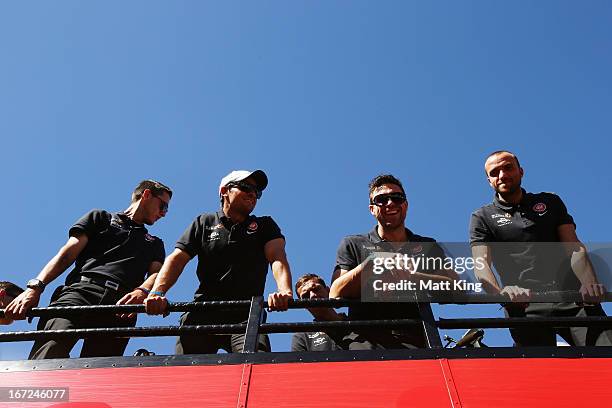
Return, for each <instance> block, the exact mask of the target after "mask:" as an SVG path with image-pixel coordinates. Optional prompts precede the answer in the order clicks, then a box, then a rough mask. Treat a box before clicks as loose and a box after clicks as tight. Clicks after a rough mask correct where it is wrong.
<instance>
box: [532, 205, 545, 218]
mask: <svg viewBox="0 0 612 408" xmlns="http://www.w3.org/2000/svg"><path fill="white" fill-rule="evenodd" d="M532 209H533V211H534V212H536V213H537V214H538V215H540V216H541V215H544V214H546V204H544V203H537V204H535V205H534V206H533V208H532Z"/></svg>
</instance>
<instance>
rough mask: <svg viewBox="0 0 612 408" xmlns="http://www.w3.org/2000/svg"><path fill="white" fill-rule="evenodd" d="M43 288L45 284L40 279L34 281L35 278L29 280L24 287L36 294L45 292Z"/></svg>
mask: <svg viewBox="0 0 612 408" xmlns="http://www.w3.org/2000/svg"><path fill="white" fill-rule="evenodd" d="M45 286H47V285H46V284H45V282H43V281H42V280H40V279H36V278H35V279H30V280H29V281H28V283H26V287H27V288H28V289H32V290H33V291H35V292H37V293H42V292H43V291H44V290H45Z"/></svg>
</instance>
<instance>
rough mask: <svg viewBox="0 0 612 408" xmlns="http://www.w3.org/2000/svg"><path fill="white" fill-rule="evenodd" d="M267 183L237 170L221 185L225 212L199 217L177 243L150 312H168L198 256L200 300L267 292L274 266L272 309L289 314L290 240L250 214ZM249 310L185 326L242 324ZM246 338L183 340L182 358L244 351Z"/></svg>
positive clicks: (185, 320) (196, 315)
mask: <svg viewBox="0 0 612 408" xmlns="http://www.w3.org/2000/svg"><path fill="white" fill-rule="evenodd" d="M267 185H268V177H267V176H266V174H265V173H264V172H263V171H262V170H255V171H246V170H237V171H232V172H231V173H229V174H228V175H227V176H225V177H223V179H222V180H221V183H220V184H219V197H220V198H221V210H219V211H217V212H216V213H205V214H201V215H199V216H198V217H197V218H196V219H195V220H194V221H193V223H192V224H191V225H190V226H189V227H188V228H187V229H186V230H185V232H184V233H183V235H182V236H181V238H179V240H178V241H177V243H176V249H175V250H174V252H173V253H172V254H171V255H170V256H168V258H167V259H166V261H165V262H164V265H163V267H162V269H161V270H160V273H159V275H158V278H157V279H156V281H155V285H154V286H153V290H152V291H151V293H150V294H149V297H148V298H147V299H146V300H145V302H144V303H145V307H146V310H147V313H149V314H163V313H164V312H165V311H166V308H167V306H168V302H167V300H166V298H165V294H166V292H167V291H168V290H169V289H170V288H171V287H172V285H174V283H175V282H176V280H177V279H178V277H179V275H180V274H181V272H182V271H183V269H184V268H185V266H186V265H187V263H188V262H189V261H190V260H191V259H192V258H193V257H195V256H197V257H198V266H197V275H198V279H199V280H200V286H199V287H198V289H197V290H196V293H195V295H194V300H195V301H210V300H241V299H251V297H252V296H260V295H262V294H263V291H264V286H265V283H266V275H267V273H268V265H271V266H272V272H273V274H274V279H275V280H276V284H277V287H278V290H277V292H275V293H272V294H270V295H269V296H268V305H269V308H270V310H286V309H287V304H288V300H289V299H291V298H292V297H293V293H292V291H291V272H290V269H289V263H288V262H287V255H286V253H285V238H284V237H283V235H282V234H281V231H280V228H279V227H278V225H277V224H276V222H274V220H273V219H272V218H271V217H268V216H264V217H256V216H254V215H251V212H252V211H253V209H254V208H255V205H256V204H257V200H258V199H259V198H261V193H262V191H263V190H264V189H265V188H266V186H267ZM247 318H248V311H247V310H239V311H231V312H227V311H223V312H216V311H215V312H212V311H207V312H187V313H184V314H183V316H182V317H181V325H198V324H226V323H240V322H244V321H246V320H247ZM243 341H244V335H242V334H240V335H206V334H203V335H197V336H193V335H191V336H180V337H179V339H178V341H177V345H176V352H177V354H205V353H216V352H217V351H218V350H219V349H224V350H226V351H227V352H240V351H242V346H243ZM259 349H260V350H262V351H269V350H270V344H269V340H268V338H267V336H259Z"/></svg>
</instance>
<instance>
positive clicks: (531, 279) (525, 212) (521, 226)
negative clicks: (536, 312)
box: [470, 190, 579, 290]
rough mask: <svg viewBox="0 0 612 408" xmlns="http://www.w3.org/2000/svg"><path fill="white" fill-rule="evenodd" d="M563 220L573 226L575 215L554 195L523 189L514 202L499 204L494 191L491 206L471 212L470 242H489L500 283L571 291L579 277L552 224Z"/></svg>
mask: <svg viewBox="0 0 612 408" xmlns="http://www.w3.org/2000/svg"><path fill="white" fill-rule="evenodd" d="M565 224H574V219H573V218H572V216H571V215H569V214H568V212H567V208H566V207H565V204H563V201H562V200H561V198H559V196H557V195H555V194H552V193H538V194H532V193H527V192H526V191H525V190H523V198H522V200H521V202H520V203H519V204H517V205H512V204H508V203H505V202H502V201H500V200H499V199H498V198H497V195H496V196H495V198H494V199H493V202H492V203H491V204H488V205H485V206H483V207H481V208H479V209H478V210H476V211H475V212H474V213H472V218H471V221H470V244H471V245H472V246H475V245H478V244H481V243H493V244H492V245H490V248H491V256H492V262H493V265H494V266H495V269H496V270H497V272H498V274H499V275H500V277H501V279H502V281H503V282H502V284H503V285H504V286H508V285H519V286H524V287H528V288H532V289H550V290H568V289H576V288H577V287H579V284H578V280H577V278H576V277H575V275H574V274H573V273H572V272H571V268H570V265H569V257H568V255H567V253H566V251H565V249H564V248H563V246H562V245H560V244H559V235H558V232H557V228H558V227H559V226H560V225H565ZM574 225H575V224H574ZM577 284H578V286H576V285H577Z"/></svg>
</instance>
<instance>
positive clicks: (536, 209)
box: [470, 150, 612, 346]
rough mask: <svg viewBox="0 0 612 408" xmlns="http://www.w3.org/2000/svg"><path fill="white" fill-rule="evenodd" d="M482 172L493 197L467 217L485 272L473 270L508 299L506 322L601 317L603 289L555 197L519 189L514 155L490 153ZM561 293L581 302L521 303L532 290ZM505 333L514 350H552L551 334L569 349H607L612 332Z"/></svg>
mask: <svg viewBox="0 0 612 408" xmlns="http://www.w3.org/2000/svg"><path fill="white" fill-rule="evenodd" d="M484 168H485V174H486V177H487V180H488V182H489V185H490V186H491V187H492V188H493V190H494V191H495V196H494V197H493V202H492V203H491V204H488V205H485V206H483V207H481V208H479V209H478V210H476V211H475V212H474V213H473V214H472V218H471V222H470V244H471V245H472V252H473V255H474V258H482V259H484V260H485V261H486V262H484V263H483V266H484V267H483V268H476V269H475V273H476V276H477V277H478V279H479V280H480V281H481V282H482V283H483V287H484V288H485V289H486V290H487V291H488V292H489V293H495V294H497V293H499V294H502V295H505V296H507V297H508V299H509V300H510V301H512V302H510V303H507V304H506V305H505V308H506V314H507V315H508V316H510V317H537V316H578V317H581V316H605V312H604V311H603V309H602V307H601V305H600V304H599V302H600V301H601V300H602V298H603V296H604V294H605V291H606V289H605V288H604V286H603V285H602V284H601V283H599V281H598V279H597V276H596V274H595V271H594V270H593V267H592V264H591V262H590V260H589V257H588V254H587V251H586V248H585V246H584V245H583V244H582V243H581V242H580V240H579V239H578V236H577V235H576V224H575V223H574V219H573V218H572V216H571V215H569V214H568V212H567V208H566V207H565V204H564V203H563V201H562V200H561V198H559V196H557V195H556V194H552V193H535V194H534V193H528V192H527V191H525V190H524V189H522V188H521V183H522V179H523V175H524V170H523V168H522V167H521V165H520V163H519V160H518V158H517V157H516V155H514V154H513V153H512V152H509V151H505V150H500V151H496V152H493V153H491V154H490V155H489V156H487V159H486V161H485V166H484ZM492 265H493V266H495V269H496V270H497V272H498V274H499V276H500V278H501V282H499V281H498V280H497V278H496V276H495V275H494V273H493V271H492V269H491V266H492ZM566 290H570V291H571V290H573V291H579V292H580V294H581V295H582V298H583V300H584V301H585V304H584V305H583V304H580V305H579V304H576V303H563V302H554V303H531V304H528V305H527V302H529V300H530V299H531V294H532V291H536V292H550V291H566ZM510 333H511V335H512V337H513V339H514V342H515V344H516V345H518V346H555V345H556V334H559V335H561V336H562V337H563V338H564V339H565V340H566V341H567V342H568V343H569V344H572V345H612V330H603V329H601V328H596V327H592V328H589V329H587V328H585V327H572V328H562V329H554V328H538V327H529V328H513V329H510Z"/></svg>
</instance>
